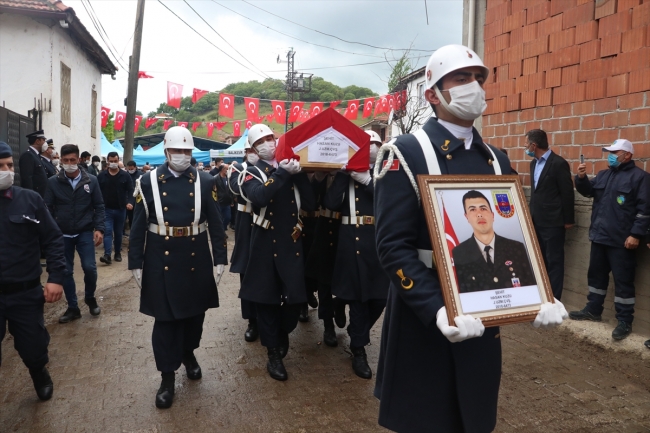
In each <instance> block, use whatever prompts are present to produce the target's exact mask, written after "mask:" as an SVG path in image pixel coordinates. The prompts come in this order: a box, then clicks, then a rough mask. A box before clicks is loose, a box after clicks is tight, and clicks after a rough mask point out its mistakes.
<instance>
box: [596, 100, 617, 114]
mask: <svg viewBox="0 0 650 433" xmlns="http://www.w3.org/2000/svg"><path fill="white" fill-rule="evenodd" d="M617 106H618V101H617V100H616V98H605V99H598V100H596V101H595V102H594V110H595V111H596V113H607V112H608V111H614V110H616V107H617Z"/></svg>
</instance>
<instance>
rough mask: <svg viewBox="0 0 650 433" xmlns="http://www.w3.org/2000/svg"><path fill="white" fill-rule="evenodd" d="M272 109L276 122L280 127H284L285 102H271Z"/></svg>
mask: <svg viewBox="0 0 650 433" xmlns="http://www.w3.org/2000/svg"><path fill="white" fill-rule="evenodd" d="M271 107H273V114H274V115H275V121H276V122H278V123H279V124H280V125H284V123H285V117H286V112H285V108H284V101H271Z"/></svg>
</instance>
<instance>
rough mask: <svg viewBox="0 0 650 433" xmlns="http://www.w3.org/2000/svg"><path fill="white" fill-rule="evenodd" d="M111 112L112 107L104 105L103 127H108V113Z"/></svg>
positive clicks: (102, 113)
mask: <svg viewBox="0 0 650 433" xmlns="http://www.w3.org/2000/svg"><path fill="white" fill-rule="evenodd" d="M109 114H111V109H110V108H106V107H102V111H101V116H102V128H106V124H107V123H108V115H109Z"/></svg>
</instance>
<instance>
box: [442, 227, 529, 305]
mask: <svg viewBox="0 0 650 433" xmlns="http://www.w3.org/2000/svg"><path fill="white" fill-rule="evenodd" d="M494 236H495V239H494V263H493V265H492V266H490V265H488V263H487V261H486V260H485V256H484V253H483V252H482V251H481V250H480V248H479V245H478V244H477V243H476V240H475V239H474V236H472V237H470V238H469V239H467V240H466V241H465V242H462V243H460V244H459V245H458V246H457V247H456V248H454V249H453V251H452V255H453V257H454V266H455V268H456V276H457V277H458V286H459V288H460V289H459V290H460V293H468V292H478V291H481V290H496V289H504V288H510V287H517V285H519V286H521V287H523V286H532V285H534V284H535V276H534V274H533V269H532V268H531V266H530V261H529V260H528V255H527V254H526V248H525V247H524V244H522V243H521V242H517V241H513V240H512V239H508V238H504V237H503V236H499V235H497V234H496V233H495V235H494Z"/></svg>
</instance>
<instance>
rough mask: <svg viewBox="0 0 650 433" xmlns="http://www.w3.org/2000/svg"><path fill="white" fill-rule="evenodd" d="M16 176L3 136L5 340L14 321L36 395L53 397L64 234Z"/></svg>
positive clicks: (0, 334) (0, 260)
mask: <svg viewBox="0 0 650 433" xmlns="http://www.w3.org/2000/svg"><path fill="white" fill-rule="evenodd" d="M13 179H14V163H13V158H12V152H11V148H10V147H9V145H7V144H6V143H4V142H2V141H0V342H1V341H2V340H3V339H4V336H5V332H6V329H7V322H8V323H9V332H10V333H11V335H13V337H14V346H15V347H16V350H18V353H19V354H20V357H21V358H22V360H23V362H24V363H25V365H26V366H27V368H28V369H29V374H30V375H31V377H32V381H33V382H34V388H35V389H36V395H38V398H39V399H41V400H49V399H50V398H52V393H53V391H54V385H53V384H52V379H51V378H50V374H49V373H48V371H47V368H45V365H46V364H47V363H48V361H49V358H48V354H47V346H48V344H49V342H50V334H48V332H47V329H45V324H44V319H43V304H44V303H45V302H56V301H58V300H59V299H61V296H62V295H63V286H62V284H63V278H64V273H65V258H64V254H63V235H62V234H61V230H59V227H58V226H57V225H56V222H55V221H54V219H53V218H52V216H51V215H50V212H49V211H48V210H47V207H46V206H45V202H43V199H42V198H41V197H40V196H39V195H38V194H36V193H35V192H34V191H29V190H27V189H24V188H21V187H18V186H12V184H13ZM41 250H42V251H43V252H44V253H45V257H46V258H47V273H48V279H47V283H46V284H45V290H43V286H42V285H41V279H40V276H41V273H42V270H41V264H40V259H39V256H40V253H39V251H41ZM0 364H2V354H1V353H0Z"/></svg>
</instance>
